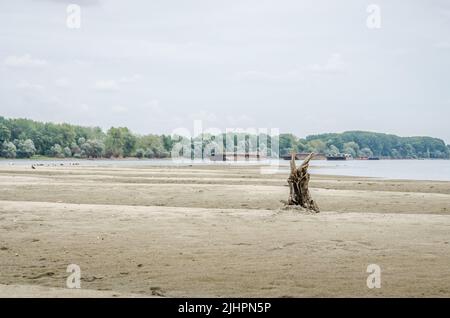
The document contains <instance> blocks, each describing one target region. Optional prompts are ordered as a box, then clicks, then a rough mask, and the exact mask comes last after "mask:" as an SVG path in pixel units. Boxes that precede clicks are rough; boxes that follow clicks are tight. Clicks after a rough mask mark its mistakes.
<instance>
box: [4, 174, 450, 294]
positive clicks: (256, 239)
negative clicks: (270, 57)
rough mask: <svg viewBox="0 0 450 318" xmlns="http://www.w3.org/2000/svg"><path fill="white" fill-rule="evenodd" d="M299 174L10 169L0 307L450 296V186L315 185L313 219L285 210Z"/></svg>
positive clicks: (318, 180) (362, 181) (330, 180)
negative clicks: (132, 300) (104, 300)
mask: <svg viewBox="0 0 450 318" xmlns="http://www.w3.org/2000/svg"><path fill="white" fill-rule="evenodd" d="M287 175H288V172H287V170H286V168H283V170H281V171H279V172H278V173H275V174H261V173H260V169H259V167H257V166H234V165H231V166H224V165H204V166H185V167H150V166H140V167H100V166H99V167H92V166H89V167H86V166H63V167H37V169H36V170H32V169H31V168H30V167H28V166H24V167H18V166H17V167H15V166H3V167H0V268H1V269H0V296H8V295H15V296H20V295H22V296H29V295H30V294H31V295H35V296H44V297H48V296H60V297H76V295H80V294H81V295H85V296H86V297H97V296H99V297H111V296H122V297H135V296H136V295H138V296H163V297H179V296H189V297H198V296H211V297H232V296H235V297H240V296H248V297H304V296H321V297H323V296H325V297H335V296H363V297H372V296H375V297H376V296H416V297H424V296H426V297H427V296H438V297H449V296H450V268H449V266H448V264H450V246H449V241H450V215H449V213H450V182H427V181H404V180H402V181H400V180H398V181H396V180H381V179H371V178H355V177H334V176H318V175H313V176H312V178H311V187H312V195H313V197H314V198H315V199H316V201H317V202H318V204H319V206H320V208H321V213H319V214H307V213H303V212H301V211H289V210H288V211H287V210H283V209H282V208H283V204H282V203H281V202H280V201H281V200H286V199H287V195H288V188H287V187H286V178H287ZM373 263H374V264H378V265H379V266H380V267H381V269H382V275H381V279H382V280H381V281H382V286H381V288H380V289H369V288H367V286H366V279H367V276H368V273H366V268H367V266H368V265H369V264H373ZM69 264H77V265H79V266H80V268H81V271H82V275H81V277H82V279H81V287H82V289H81V290H79V291H76V292H77V294H76V295H75V294H73V293H72V291H70V292H67V290H66V289H65V288H64V287H65V282H66V278H67V276H68V275H69V274H68V273H66V268H67V265H69ZM27 286H31V287H30V288H27ZM12 291H14V292H12ZM83 293H85V294H83ZM98 293H100V294H98Z"/></svg>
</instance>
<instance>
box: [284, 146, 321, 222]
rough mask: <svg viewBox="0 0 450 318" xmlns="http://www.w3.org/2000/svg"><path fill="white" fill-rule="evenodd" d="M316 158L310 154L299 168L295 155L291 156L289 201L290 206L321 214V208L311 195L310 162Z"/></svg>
mask: <svg viewBox="0 0 450 318" xmlns="http://www.w3.org/2000/svg"><path fill="white" fill-rule="evenodd" d="M313 156H314V153H311V154H309V155H308V156H307V157H306V158H305V160H304V161H303V163H302V165H301V166H300V167H299V168H297V167H296V165H295V153H293V154H292V156H291V175H290V176H289V178H288V180H287V182H288V184H289V189H290V193H289V200H288V205H294V206H295V205H296V206H301V207H303V208H305V209H307V210H312V211H315V212H317V213H318V212H319V207H318V206H317V204H316V202H315V201H314V200H313V199H312V198H311V194H310V193H309V189H308V183H309V173H308V167H309V161H310V160H311V159H312V157H313Z"/></svg>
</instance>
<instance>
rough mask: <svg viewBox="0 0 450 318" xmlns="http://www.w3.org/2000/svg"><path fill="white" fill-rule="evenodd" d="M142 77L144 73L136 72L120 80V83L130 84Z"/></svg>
mask: <svg viewBox="0 0 450 318" xmlns="http://www.w3.org/2000/svg"><path fill="white" fill-rule="evenodd" d="M141 79H142V75H140V74H134V75H131V76H124V77H122V78H121V79H120V80H119V83H123V84H130V83H135V82H137V81H139V80H141Z"/></svg>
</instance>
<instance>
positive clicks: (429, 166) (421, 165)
mask: <svg viewBox="0 0 450 318" xmlns="http://www.w3.org/2000/svg"><path fill="white" fill-rule="evenodd" d="M74 163H75V164H77V165H80V166H99V165H100V166H112V167H114V166H145V165H149V166H176V165H191V164H192V165H198V164H201V165H218V164H219V165H232V164H235V163H234V162H211V161H209V160H205V161H184V162H181V163H180V162H178V161H172V160H170V159H164V160H159V159H143V160H138V159H126V160H70V159H66V160H33V159H14V160H11V159H1V160H0V166H7V165H18V166H20V165H30V166H31V165H32V164H43V165H46V166H60V165H64V166H67V165H71V164H74ZM261 163H263V162H248V163H246V162H239V164H261ZM274 163H278V164H279V165H280V166H281V169H283V170H288V166H289V161H286V160H280V161H272V165H273V164H274ZM310 172H311V174H326V175H341V176H356V177H376V178H386V179H411V180H436V181H450V160H347V161H326V160H314V161H312V162H311V169H310Z"/></svg>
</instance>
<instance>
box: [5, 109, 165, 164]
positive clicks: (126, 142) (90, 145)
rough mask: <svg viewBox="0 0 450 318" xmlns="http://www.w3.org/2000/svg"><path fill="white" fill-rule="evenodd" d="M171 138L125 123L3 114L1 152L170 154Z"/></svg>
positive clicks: (84, 155)
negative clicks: (98, 124)
mask: <svg viewBox="0 0 450 318" xmlns="http://www.w3.org/2000/svg"><path fill="white" fill-rule="evenodd" d="M171 148H172V139H171V137H170V136H166V135H161V136H158V135H144V136H140V135H136V134H133V133H132V132H131V131H130V130H129V129H128V128H126V127H112V128H110V129H109V130H108V131H107V132H106V133H105V132H103V130H102V129H101V128H99V127H83V126H78V125H70V124H55V123H42V122H38V121H34V120H30V119H22V118H20V119H6V118H4V117H1V116H0V156H1V157H4V158H30V157H32V156H34V155H40V156H48V157H56V158H112V157H115V158H122V157H141V158H142V157H146V158H166V157H169V153H170V150H171Z"/></svg>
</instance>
